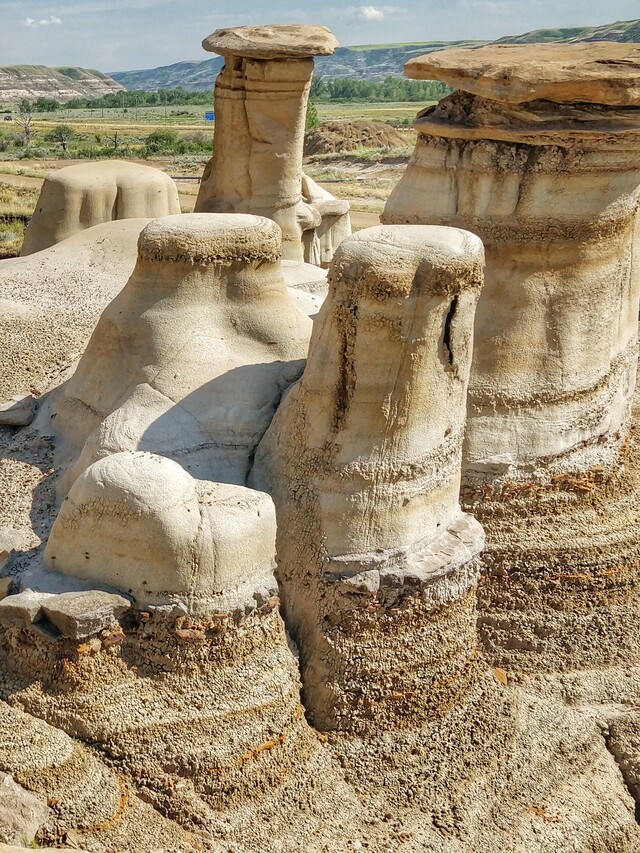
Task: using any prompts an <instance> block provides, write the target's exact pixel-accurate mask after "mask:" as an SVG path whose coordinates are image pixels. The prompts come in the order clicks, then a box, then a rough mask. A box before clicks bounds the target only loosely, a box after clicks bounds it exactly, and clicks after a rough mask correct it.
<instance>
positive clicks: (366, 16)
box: [358, 6, 384, 21]
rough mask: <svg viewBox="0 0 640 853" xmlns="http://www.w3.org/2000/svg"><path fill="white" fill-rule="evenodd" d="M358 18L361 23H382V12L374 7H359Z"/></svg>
mask: <svg viewBox="0 0 640 853" xmlns="http://www.w3.org/2000/svg"><path fill="white" fill-rule="evenodd" d="M358 18H360V20H361V21H384V10H383V9H378V8H376V7H375V6H360V8H359V9H358Z"/></svg>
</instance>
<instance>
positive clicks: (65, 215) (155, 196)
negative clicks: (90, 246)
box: [20, 160, 180, 256]
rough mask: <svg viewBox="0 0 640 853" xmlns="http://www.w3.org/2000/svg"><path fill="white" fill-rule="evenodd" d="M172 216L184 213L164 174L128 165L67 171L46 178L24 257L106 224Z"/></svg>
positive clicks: (100, 165)
mask: <svg viewBox="0 0 640 853" xmlns="http://www.w3.org/2000/svg"><path fill="white" fill-rule="evenodd" d="M174 213H180V201H179V199H178V190H177V188H176V185H175V184H174V182H173V181H172V180H171V178H170V177H169V176H168V175H166V174H165V173H164V172H161V171H160V169H154V168H152V167H151V166H142V165H140V164H138V163H128V162H126V161H124V160H107V161H101V162H93V163H82V164H80V165H75V166H67V167H66V168H64V169H58V170H56V171H54V172H51V173H50V174H49V175H48V177H47V178H46V179H45V181H44V183H43V185H42V190H41V191H40V197H39V198H38V201H37V203H36V208H35V211H34V213H33V216H32V217H31V220H30V222H29V225H28V226H27V230H26V231H25V235H24V244H23V246H22V249H21V251H20V255H21V256H25V255H32V254H33V253H34V252H40V251H42V249H48V248H49V246H54V245H55V244H56V243H60V242H61V241H62V240H66V239H67V238H68V237H72V236H73V235H74V234H76V233H77V232H78V231H83V230H84V229H85V228H91V227H92V226H94V225H99V224H100V223H102V222H111V221H113V220H117V219H141V218H144V217H147V218H155V217H158V216H168V215H169V214H174Z"/></svg>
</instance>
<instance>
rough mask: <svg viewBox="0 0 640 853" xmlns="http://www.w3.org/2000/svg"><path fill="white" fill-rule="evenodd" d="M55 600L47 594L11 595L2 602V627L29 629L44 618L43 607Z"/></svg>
mask: <svg viewBox="0 0 640 853" xmlns="http://www.w3.org/2000/svg"><path fill="white" fill-rule="evenodd" d="M50 598H53V596H52V595H51V594H50V593H47V592H34V591H33V590H31V589H26V590H25V591H24V592H19V593H16V595H9V596H7V597H6V598H3V599H2V601H0V625H2V626H3V627H5V628H11V627H15V628H28V627H29V626H30V625H31V624H32V623H33V622H37V621H38V620H39V619H40V618H41V617H42V613H43V611H42V605H43V604H44V602H45V601H47V600H48V599H50Z"/></svg>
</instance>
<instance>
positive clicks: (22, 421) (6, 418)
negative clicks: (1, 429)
mask: <svg viewBox="0 0 640 853" xmlns="http://www.w3.org/2000/svg"><path fill="white" fill-rule="evenodd" d="M35 410H36V398H35V397H34V396H33V394H23V395H19V396H17V397H12V398H11V399H10V400H7V402H6V403H0V424H6V425H7V426H27V425H28V424H30V423H31V421H32V420H33V416H34V414H35Z"/></svg>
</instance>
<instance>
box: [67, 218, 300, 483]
mask: <svg viewBox="0 0 640 853" xmlns="http://www.w3.org/2000/svg"><path fill="white" fill-rule="evenodd" d="M310 330H311V321H310V320H309V319H308V317H306V316H305V315H304V314H302V313H301V312H300V311H298V310H297V309H296V307H295V305H294V304H293V302H292V300H291V298H290V296H289V295H288V292H287V290H286V288H285V286H284V282H283V280H282V275H281V271H280V231H279V229H278V227H277V225H275V223H273V222H272V221H271V220H268V219H263V218H258V217H253V216H240V215H235V214H234V215H217V216H212V215H209V214H185V215H180V216H171V217H165V218H164V219H160V220H156V221H155V222H152V223H151V224H150V225H148V226H147V228H145V230H144V231H143V233H142V235H141V237H140V243H139V257H138V262H137V265H136V269H135V270H134V273H133V275H132V276H131V278H130V280H129V282H128V283H127V285H126V287H125V288H124V289H123V291H122V293H121V294H120V295H119V296H118V297H117V298H116V299H115V300H114V301H113V302H112V303H111V304H110V305H109V306H108V308H107V309H106V310H105V312H104V313H103V315H102V317H101V318H100V321H99V323H98V325H97V327H96V330H95V332H94V334H93V336H92V338H91V340H90V342H89V344H88V346H87V348H86V351H85V354H84V356H83V357H82V359H81V360H80V363H79V365H78V368H77V369H76V372H75V374H74V375H73V377H72V378H71V379H70V380H69V381H68V382H67V383H66V384H65V386H64V387H63V388H61V389H60V393H59V399H58V402H57V403H56V411H57V415H56V418H55V427H56V430H57V431H58V432H59V433H60V435H61V436H62V437H64V438H65V439H66V441H67V442H68V443H69V444H68V449H69V453H70V454H71V455H72V456H73V457H74V459H75V458H77V463H76V464H75V465H73V467H72V468H71V469H70V471H69V473H68V475H67V478H66V482H67V490H68V488H70V486H71V484H72V483H73V481H74V480H75V479H76V478H77V476H79V474H80V473H81V472H82V471H84V470H85V469H86V468H87V467H88V466H89V465H90V464H92V463H93V462H95V461H97V460H99V459H101V458H103V457H104V456H107V455H110V454H112V453H118V452H121V451H136V450H146V451H149V452H151V453H160V454H162V455H165V456H168V457H169V458H172V459H174V460H176V461H177V462H179V463H180V464H181V465H183V467H184V468H185V469H186V470H187V471H189V472H190V473H191V474H192V475H193V476H195V477H197V478H199V479H204V480H212V481H217V482H226V483H236V484H238V485H243V484H244V483H245V480H246V475H247V472H248V470H249V467H250V464H251V462H250V460H251V459H252V457H253V452H254V450H255V447H256V446H257V444H258V443H259V441H260V439H261V438H262V436H263V434H264V432H265V431H266V429H267V427H268V425H269V423H270V420H271V418H272V416H273V413H274V411H275V409H276V407H277V406H278V403H279V401H280V397H281V395H282V393H283V391H284V390H285V389H286V388H287V387H288V386H289V385H290V384H291V383H292V382H293V381H295V379H297V378H298V376H299V375H300V372H301V371H302V368H303V366H304V361H303V359H304V357H305V355H306V352H307V347H308V340H309V335H310ZM78 457H79V458H78Z"/></svg>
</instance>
